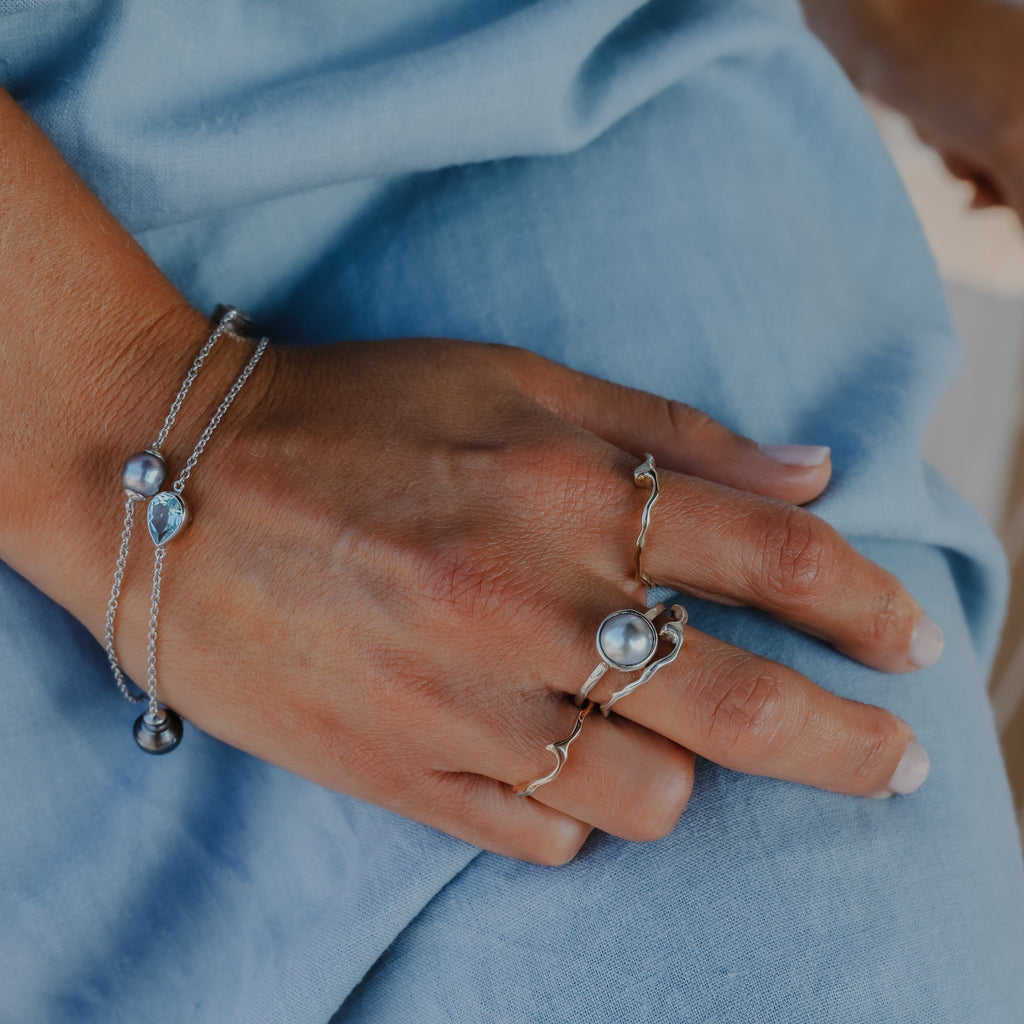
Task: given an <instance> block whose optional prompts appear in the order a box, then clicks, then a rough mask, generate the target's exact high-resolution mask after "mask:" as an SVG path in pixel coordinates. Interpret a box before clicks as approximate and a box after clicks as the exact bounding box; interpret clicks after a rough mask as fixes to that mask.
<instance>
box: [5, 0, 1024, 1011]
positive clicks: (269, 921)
mask: <svg viewBox="0 0 1024 1024" xmlns="http://www.w3.org/2000/svg"><path fill="white" fill-rule="evenodd" d="M0 15H2V16H0V82H2V83H3V85H4V86H5V87H6V88H7V89H8V90H10V91H11V92H12V94H13V95H14V96H15V98H16V99H18V100H19V101H20V102H21V103H22V104H23V105H24V106H25V107H26V109H27V110H28V111H29V112H30V113H31V114H32V116H33V117H34V118H35V119H36V120H37V121H38V122H39V124H40V125H41V126H42V127H43V129H44V130H45V131H46V132H47V133H48V134H49V136H50V137H51V138H52V139H53V140H54V142H55V143H56V144H57V145H58V146H59V147H60V149H61V150H62V152H63V153H64V154H65V156H66V157H67V158H68V160H69V161H70V162H71V163H72V165H73V166H74V167H75V168H76V169H77V170H78V171H79V173H80V174H81V175H82V176H83V177H84V178H85V180H86V181H87V182H88V183H89V184H90V186H91V187H92V188H93V189H95V191H96V192H97V193H98V194H99V195H100V196H101V197H102V198H103V199H104V201H105V202H106V203H107V204H108V205H109V206H110V207H111V208H112V209H113V211H114V212H115V213H116V214H117V215H118V216H119V217H120V218H121V220H122V221H123V222H124V223H125V224H126V225H127V226H128V228H129V229H130V230H131V231H132V232H133V233H134V234H135V235H136V237H137V238H138V239H139V240H140V241H141V242H142V244H143V245H144V246H145V247H146V249H147V250H148V251H149V252H150V253H151V254H152V256H153V257H154V259H155V260H156V261H157V263H158V264H159V265H160V266H161V267H162V268H163V269H164V270H165V272H166V273H167V274H168V275H169V276H170V277H171V278H172V279H173V280H174V281H175V282H176V283H177V285H178V286H179V287H180V288H181V289H182V290H183V291H184V292H185V294H187V295H188V296H189V297H190V298H191V299H192V300H193V301H194V302H195V303H196V304H197V305H199V306H200V307H204V308H211V307H212V304H213V303H214V302H215V301H219V300H221V299H226V300H229V301H232V302H235V303H238V304H239V305H241V306H243V307H244V308H247V309H249V310H251V311H252V312H253V313H254V314H255V315H256V317H257V318H258V320H259V321H260V323H261V325H265V326H266V327H267V328H268V329H270V330H272V331H273V332H274V334H275V335H276V338H277V340H279V341H281V342H283V343H288V342H297V343H308V342H314V343H325V342H328V341H333V340H336V339H339V338H377V337H386V336H395V335H410V334H415V335H441V336H453V337H462V338H471V339H481V340H488V341H499V342H506V343H509V344H515V345H522V346H525V347H528V348H533V349H536V350H538V351H541V352H543V353H545V354H547V355H549V356H551V357H553V358H555V359H558V360H561V361H563V362H565V363H567V364H570V365H572V366H575V367H578V368H579V369H581V370H585V371H587V372H590V373H594V374H598V375H600V376H603V377H608V378H613V379H616V380H620V381H622V382H625V383H628V384H631V385H635V386H639V387H644V388H648V389H650V390H654V391H658V392H660V393H663V394H667V395H671V396H673V397H676V398H680V399H683V400H686V401H688V402H691V403H693V404H695V405H698V406H700V407H702V408H704V409H705V410H707V411H708V412H709V413H711V414H713V415H714V416H717V417H719V418H721V419H722V420H724V421H725V422H726V423H728V424H729V425H730V426H732V427H734V428H736V429H738V430H740V431H742V432H744V433H746V434H748V435H751V436H753V437H755V438H758V439H759V440H763V441H776V442H803V443H813V444H829V445H831V446H832V449H833V458H834V464H835V475H834V480H833V483H832V484H831V486H830V488H829V490H828V492H827V494H826V495H825V497H824V498H823V499H822V500H820V501H819V502H818V503H817V505H816V511H817V512H818V513H819V514H820V515H822V516H824V517H825V518H826V519H828V520H829V521H830V522H832V523H833V524H834V525H835V526H836V527H837V528H838V529H839V530H841V531H842V533H843V534H844V535H845V536H846V537H847V538H849V539H850V540H851V541H852V542H853V543H855V544H856V545H857V546H858V547H859V548H860V549H861V550H863V551H864V552H865V553H867V554H868V555H869V556H870V557H872V558H874V559H876V560H878V561H879V562H881V563H882V564H884V565H886V566H888V567H889V568H891V569H892V570H893V571H894V572H896V573H897V574H898V575H899V576H900V578H901V579H903V580H904V582H905V583H906V584H907V585H908V586H909V588H910V589H911V591H912V592H913V593H914V594H915V595H917V596H918V597H919V599H920V600H921V601H922V602H923V604H924V605H925V607H926V609H927V611H928V613H929V614H930V615H931V616H932V617H933V618H934V619H935V620H936V621H937V622H938V623H939V624H940V625H941V627H942V628H943V630H944V631H945V634H946V639H947V647H946V652H945V654H944V656H943V658H942V660H941V662H940V663H939V664H938V665H936V666H935V667H934V668H931V669H928V670H925V671H922V672H919V673H916V674H914V675H911V676H903V677H890V676H885V675H882V674H879V673H875V672H872V671H871V670H869V669H866V668H864V667H862V666H860V665H856V664H854V663H852V662H850V661H848V660H846V659H844V658H843V657H841V656H840V655H838V654H836V653H834V652H833V651H831V650H830V649H828V648H826V647H825V646H824V645H822V644H820V643H818V642H816V641H814V640H812V639H809V638H807V637H805V636H802V635H800V634H798V633H796V632H795V631H793V630H791V629H788V628H785V627H783V626H781V625H779V624H778V623H776V622H774V621H772V620H771V619H769V618H768V617H767V616H764V615H761V614H759V613H756V612H753V611H749V610H741V609H731V608H728V609H727V608H722V607H720V606H715V605H713V604H707V603H702V602H696V601H688V602H687V603H688V606H689V608H690V611H691V618H692V620H693V621H694V622H695V623H697V624H699V626H700V628H702V629H704V630H706V631H709V632H711V633H713V634H715V635H717V636H720V637H722V638H724V639H726V640H728V641H730V642H732V643H735V644H738V645H739V646H742V647H745V648H748V649H750V650H754V651H757V652H759V653H762V654H764V655H767V656H769V657H772V658H775V659H778V660H781V661H784V662H786V663H788V664H790V665H793V666H795V667H796V668H797V669H799V670H800V671H802V672H804V673H806V674H807V675H808V676H810V677H811V678H812V679H814V680H816V681H818V682H819V683H821V684H822V685H824V686H826V687H829V688H831V689H833V690H835V691H837V692H839V693H842V694H845V695H848V696H851V697H854V698H856V699H859V700H864V701H869V702H874V703H878V704H882V705H884V706H886V707H889V708H891V709H892V710H893V711H894V712H896V713H897V714H899V715H901V716H903V717H904V718H906V719H907V721H909V722H910V723H911V724H912V726H913V727H914V729H915V730H916V732H917V734H918V736H919V737H920V739H921V741H922V742H923V744H924V745H925V747H926V748H927V749H928V750H929V751H930V753H931V755H932V758H933V770H932V775H931V777H930V778H929V780H928V782H927V783H926V785H925V786H924V788H923V789H922V790H920V791H919V792H918V793H917V794H915V795H913V796H911V797H908V798H896V799H892V800H888V801H871V800H858V799H854V798H848V797H842V796H837V795H834V794H830V793H825V792H821V791H818V790H814V789H810V788H805V787H801V786H797V785H792V784H787V783H781V782H776V781H773V780H768V779H760V778H754V777H749V776H742V775H738V774H734V773H731V772H728V771H725V770H723V769H720V768H718V767H716V766H714V765H711V764H706V763H701V764H700V765H699V767H698V775H697V782H696V787H695V792H694V797H693V800H692V802H691V805H690V807H689V809H688V810H687V811H686V813H685V815H684V816H683V818H682V820H681V822H680V824H679V826H678V827H677V828H676V830H675V831H674V832H673V834H672V835H671V836H670V837H668V838H667V839H664V840H662V841H659V842H655V843H646V844H634V843H628V842H623V841H620V840H616V839H613V838H609V837H607V836H604V835H600V834H595V835H594V836H593V837H592V839H591V840H590V841H589V842H588V843H587V845H586V847H585V848H584V850H583V852H582V853H581V855H580V856H579V857H578V858H577V859H576V860H575V861H574V862H573V863H572V864H571V865H569V866H567V867H563V868H541V867H536V866H530V865H526V864H523V863H520V862H516V861H512V860H508V859H505V858H502V857H498V856H495V855H492V854H487V853H481V852H480V851H479V850H477V849H475V848H473V847H472V846H469V845H467V844H465V843H462V842H460V841H458V840H455V839H452V838H450V837H448V836H445V835H443V834H440V833H437V832H435V831H433V830H431V829H429V828H426V827H424V826H421V825H418V824H416V823H413V822H410V821H407V820H405V819H402V818H399V817H397V816H395V815H393V814H390V813H388V812H386V811H382V810H380V809H377V808H374V807H372V806H368V805H366V804H363V803H360V802H359V801H356V800H353V799H350V798H347V797H344V796H339V795H337V794H334V793H331V792H328V791H326V790H324V789H321V788H319V787H317V786H315V785H313V784H311V783H308V782H306V781H304V780H302V779H299V778H297V777H294V776H292V775H289V774H288V773H286V772H283V771H281V770H278V769H276V768H274V767H271V766H269V765H267V764H264V763H262V762H260V761H257V760H255V759H253V758H251V757H249V756H247V755H245V754H242V753H240V752H238V751H235V750H232V749H230V748H228V747H226V746H224V745H223V744H221V743H218V742H217V741H215V740H212V739H210V738H209V737H207V736H205V735H203V734H202V733H201V732H199V731H198V730H196V729H190V730H189V732H188V735H187V737H186V740H185V742H184V743H183V745H182V747H181V749H180V750H179V751H178V752H176V753H175V754H174V755H173V756H171V757H167V758H161V759H152V758H146V757H144V756H142V755H140V754H139V753H138V751H137V750H136V749H135V746H134V743H133V742H132V739H131V735H130V728H129V726H130V721H131V718H132V716H133V712H132V711H131V709H129V708H128V707H127V706H126V705H125V704H124V703H123V702H122V701H121V699H120V697H119V696H118V694H117V692H116V690H115V689H114V687H113V685H112V683H111V681H110V678H109V674H108V672H107V670H106V666H105V660H104V656H103V652H102V651H101V650H100V648H99V647H98V646H97V645H96V644H95V642H94V641H93V640H92V639H91V638H90V637H89V636H88V635H87V634H86V633H85V631H84V630H83V629H82V627H81V626H79V625H78V624H77V623H76V622H75V621H73V620H72V619H71V618H69V616H68V615H67V614H66V613H65V612H64V611H63V610H62V609H60V608H58V607H56V606H55V605H54V604H52V603H51V602H50V601H49V600H48V599H47V598H46V597H45V596H44V595H42V594H40V593H39V592H37V591H35V590H34V589H33V588H32V587H31V586H29V585H28V584H27V583H26V582H25V581H23V580H22V579H20V578H18V577H17V576H16V575H14V574H13V573H12V572H10V571H9V570H6V569H2V568H0V710H2V713H0V769H2V773H3V775H2V778H3V785H2V787H0V879H2V885H0V1021H3V1022H9V1024H44V1022H54V1024H57V1022H59V1024H72V1022H86V1021H88V1022H104V1024H119V1022H128V1021H132V1022H134V1021H138V1020H147V1021H152V1022H164V1021H166V1022H172V1021H173V1022H181V1021H194V1022H204V1024H205V1022H211V1024H213V1022H216V1024H231V1022H245V1024H255V1022H273V1024H282V1022H285V1024H287V1022H327V1021H335V1022H346V1024H349V1022H351V1024H363V1022H404V1021H409V1022H413V1021H415V1022H417V1024H426V1022H433V1021H438V1022H440V1021H465V1022H474V1024H478V1022H518V1021H545V1022H548V1021H552V1022H554V1021H558V1022H561V1021H566V1022H576V1021H590V1022H593V1021H598V1022H600V1021H604V1022H616V1024H621V1022H625V1021H686V1022H693V1024H703V1022H737V1021H744V1022H745V1021H763V1022H786V1024H801V1022H814V1024H821V1022H837V1024H857V1022H865V1024H867V1022H870V1024H879V1022H890V1021H891V1022H897V1021H898V1022H940V1021H941V1022H964V1021H970V1022H972V1024H985V1022H992V1024H995V1022H1010V1021H1019V1020H1021V1019H1022V1018H1024V987H1022V981H1021V972H1020V970H1019V968H1020V963H1021V955H1022V951H1024V875H1022V868H1021V860H1020V851H1019V847H1018V843H1017V838H1016V831H1015V827H1014V822H1013V818H1012V811H1011V806H1010V801H1009V797H1008V792H1007V786H1006V782H1005V776H1004V774H1003V770H1002V766H1001V762H1000V758H999V753H998V747H997V744H996V739H995V736H994V733H993V727H992V722H991V717H990V713H989V709H988V705H987V702H986V697H985V676H986V670H987V666H988V663H989V660H990V658H991V655H992V652H993V647H994V644H995V641H996V638H997V634H998V629H999V624H1000V616H1001V610H1002V602H1003V598H1004V589H1005V584H1004V576H1003V568H1002V562H1001V556H1000V553H999V550H998V547H997V545H996V543H995V541H994V539H993V538H992V537H991V535H990V534H989V533H988V532H987V531H986V529H985V527H984V526H983V524H982V523H981V522H980V521H979V519H978V517H977V516H976V515H975V514H974V513H973V512H972V511H971V510H970V509H969V508H968V507H967V506H966V505H965V503H964V502H962V501H961V500H960V499H959V498H958V497H957V496H955V495H954V494H953V493H951V491H950V490H949V489H948V488H947V487H946V485H945V484H944V483H943V482H942V481H941V480H940V479H938V477H937V476H936V475H935V474H934V473H933V472H932V471H930V470H929V469H928V468H927V467H925V466H924V465H923V464H922V461H921V456H920V443H921V433H922V429H923V427H924V425H925V423H926V421H927V419H928V417H929V415H930V413H931V410H932V408H933V405H934V402H935V399H936V397H937V396H938V395H939V394H940V392H941V391H942V389H943V388H944V387H945V386H946V384H947V383H948V381H949V380H950V378H951V376H952V374H953V373H954V372H955V369H956V366H957V361H958V355H957V343H956V340H955V338H954V336H953V334H952V331H951V328H950V326H949V323H948V320H947V316H946V312H945V309H944V304H943V298H942V295H941V291H940V287H939V284H938V282H937V278H936V274H935V271H934V268H933V266H932V263H931V261H930V258H929V255H928V252H927V250H926V247H925V244H924V242H923V240H922V237H921V233H920V231H919V229H918V226H917V224H916V222H915V220H914V217H913V215H912V213H911V211H910V208H909V206H908V203H907V200H906V198H905V196H904V194H903V192H902V190H901V188H900V185H899V183H898V181H897V178H896V176H895V174H894V171H893V169H892V167H891V166H890V164H889V162H888V160H887V158H886V156H885V154H884V152H883V151H882V148H881V146H880V144H879V142H878V140H877V138H876V137H875V134H874V132H873V130H872V126H871V124H870V122H869V120H868V118H867V117H866V115H865V113H864V112H863V110H862V108H861V106H860V104H859V102H858V100H857V98H856V96H855V95H854V94H853V92H852V91H851V89H850V88H849V86H848V85H847V83H846V82H845V80H844V79H843V77H842V75H841V73H840V72H839V70H838V69H837V68H836V67H835V66H834V64H833V63H832V61H831V60H830V58H829V57H828V56H827V55H826V54H825V53H824V52H823V51H822V50H821V49H820V48H819V46H818V45H817V44H816V43H815V41H814V40H813V39H812V38H811V36H810V35H809V34H808V33H807V32H806V31H805V30H804V29H803V27H802V25H801V24H800V22H799V18H798V15H797V11H796V9H795V7H794V6H793V5H792V4H789V3H781V2H780V3H771V2H768V0H762V2H757V0H685V2H682V0H671V2H668V0H650V2H646V3H643V2H640V0H502V2H497V0H429V2H428V0H374V2H373V3H362V4H357V3H339V2H336V0H294V2H289V3H288V4H283V3H280V4H275V3H271V2H266V0H263V2H253V0H249V2H243V0H222V2H219V3H216V4H211V3H209V2H208V0H203V2H200V0H176V2H175V3H174V4H140V3H137V4H129V3H125V2H110V0H106V2H105V0H76V2H74V3H69V2H57V0H54V2H47V0H15V2H11V0H6V2H3V0H0ZM0 258H2V251H0ZM0 304H2V298H0ZM115 498H116V495H114V494H112V498H111V500H115ZM111 544H112V551H111V555H112V560H113V554H114V550H113V549H114V548H115V547H116V538H111ZM492 642H494V638H493V635H492V634H490V633H488V634H487V635H483V634H482V635H481V643H492ZM541 739H542V740H545V741H546V739H547V737H543V738H541Z"/></svg>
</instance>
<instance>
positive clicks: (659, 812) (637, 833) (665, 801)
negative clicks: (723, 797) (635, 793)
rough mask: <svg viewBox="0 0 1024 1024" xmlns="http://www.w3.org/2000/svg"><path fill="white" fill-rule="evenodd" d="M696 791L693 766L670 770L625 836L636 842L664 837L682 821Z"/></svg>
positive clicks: (651, 840)
mask: <svg viewBox="0 0 1024 1024" xmlns="http://www.w3.org/2000/svg"><path fill="white" fill-rule="evenodd" d="M692 793H693V771H692V769H691V768H689V767H688V768H686V769H684V770H682V771H678V770H675V771H672V772H671V773H666V775H665V777H664V778H663V779H662V780H661V783H660V785H658V786H657V790H656V792H655V793H654V794H653V799H652V800H651V801H650V803H649V804H648V805H647V807H646V808H645V810H644V813H643V814H642V816H640V817H638V818H637V820H635V821H634V822H632V823H631V827H630V829H629V834H628V835H623V836H622V838H624V839H631V840H633V841H635V842H653V841H654V840H656V839H664V838H665V837H666V836H667V835H669V834H670V833H671V832H672V830H673V829H674V828H675V827H676V825H677V824H679V819H680V818H681V817H682V815H683V812H684V811H685V810H686V806H687V804H688V803H689V802H690V796H691V795H692Z"/></svg>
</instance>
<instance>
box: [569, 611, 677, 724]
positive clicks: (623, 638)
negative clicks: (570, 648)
mask: <svg viewBox="0 0 1024 1024" xmlns="http://www.w3.org/2000/svg"><path fill="white" fill-rule="evenodd" d="M663 612H666V609H665V606H664V605H663V604H656V605H655V606H654V607H653V608H650V609H648V610H647V612H638V611H637V610H636V609H634V608H623V609H621V610H620V611H617V612H612V613H611V615H608V616H606V617H605V618H604V619H603V621H602V622H601V625H600V626H598V627H597V637H596V641H595V642H596V644H597V653H598V655H599V657H600V658H601V662H600V664H599V665H598V666H597V668H595V669H594V671H593V672H591V673H590V675H589V676H588V677H587V681H586V682H585V683H584V684H583V685H582V686H581V687H580V689H579V693H577V694H576V703H577V704H582V703H583V702H584V701H585V700H589V698H590V691H591V690H593V688H594V687H595V686H596V685H597V684H598V683H599V682H600V681H601V679H602V678H603V677H604V675H605V673H606V672H607V671H608V670H609V669H615V671H617V672H639V671H640V670H641V669H642V670H643V671H642V672H641V674H640V675H639V676H638V677H637V678H636V679H634V680H633V681H632V682H630V683H627V684H626V685H625V686H623V687H622V688H621V689H619V690H616V691H615V692H614V693H613V694H612V695H611V696H610V697H609V698H608V699H607V700H606V701H605V702H604V703H603V704H602V705H601V713H602V714H603V715H605V716H607V714H608V712H609V711H610V710H611V708H612V707H613V706H614V705H615V704H617V703H618V702H619V701H620V700H622V698H623V697H628V696H629V695H630V694H631V693H633V692H635V691H636V690H638V689H640V687H641V686H643V685H644V684H645V683H648V682H650V680H651V679H652V678H653V676H654V674H655V673H656V672H658V671H660V670H661V669H663V668H664V667H665V666H666V665H671V664H672V662H673V661H675V660H676V658H677V657H678V656H679V652H680V651H681V650H682V648H683V637H684V633H685V627H686V621H687V615H686V609H685V608H684V607H683V606H682V605H681V604H674V605H672V606H671V608H669V609H668V610H667V612H666V614H667V615H668V620H667V621H666V622H665V623H663V624H662V625H661V626H660V627H659V626H657V625H655V620H656V619H657V618H658V617H659V616H660V615H661V614H662V613H663ZM659 640H667V641H668V642H669V643H670V644H671V645H672V649H671V650H670V651H669V652H668V653H667V654H665V655H663V656H662V657H660V658H658V659H657V660H655V659H654V655H655V654H656V653H657V651H658V641H659Z"/></svg>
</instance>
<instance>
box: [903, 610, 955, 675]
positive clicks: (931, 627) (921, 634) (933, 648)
mask: <svg viewBox="0 0 1024 1024" xmlns="http://www.w3.org/2000/svg"><path fill="white" fill-rule="evenodd" d="M945 642H946V641H945V638H944V637H943V635H942V630H941V629H939V627H938V626H936V625H935V623H934V622H932V620H931V619H929V618H928V616H927V615H925V613H924V612H921V614H920V615H919V616H918V617H917V625H916V626H915V627H914V632H913V634H912V635H911V637H910V652H909V653H910V660H911V661H912V662H913V663H914V664H915V665H916V666H917V667H918V668H928V667H929V665H934V664H935V662H937V661H938V660H939V658H940V657H941V655H942V648H943V645H944V644H945Z"/></svg>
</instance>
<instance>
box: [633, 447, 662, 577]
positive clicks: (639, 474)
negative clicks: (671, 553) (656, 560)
mask: <svg viewBox="0 0 1024 1024" xmlns="http://www.w3.org/2000/svg"><path fill="white" fill-rule="evenodd" d="M633 483H635V484H636V485H637V487H645V486H646V485H647V484H650V485H651V494H650V497H649V498H648V499H647V501H645V502H644V509H643V512H641V513H640V533H639V535H638V536H637V538H636V578H637V581H638V582H639V583H643V584H645V585H646V586H648V587H653V586H654V584H653V583H652V582H651V579H650V577H649V576H648V575H647V573H645V572H644V570H643V563H642V561H641V559H642V557H643V553H644V544H645V543H646V542H647V531H648V530H649V529H650V526H651V510H652V509H653V508H654V505H655V502H656V501H657V500H658V494H659V491H658V471H657V469H656V468H655V466H654V456H653V455H651V454H650V453H647V454H645V455H644V461H643V462H641V463H640V465H639V466H637V467H636V469H634V470H633Z"/></svg>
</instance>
